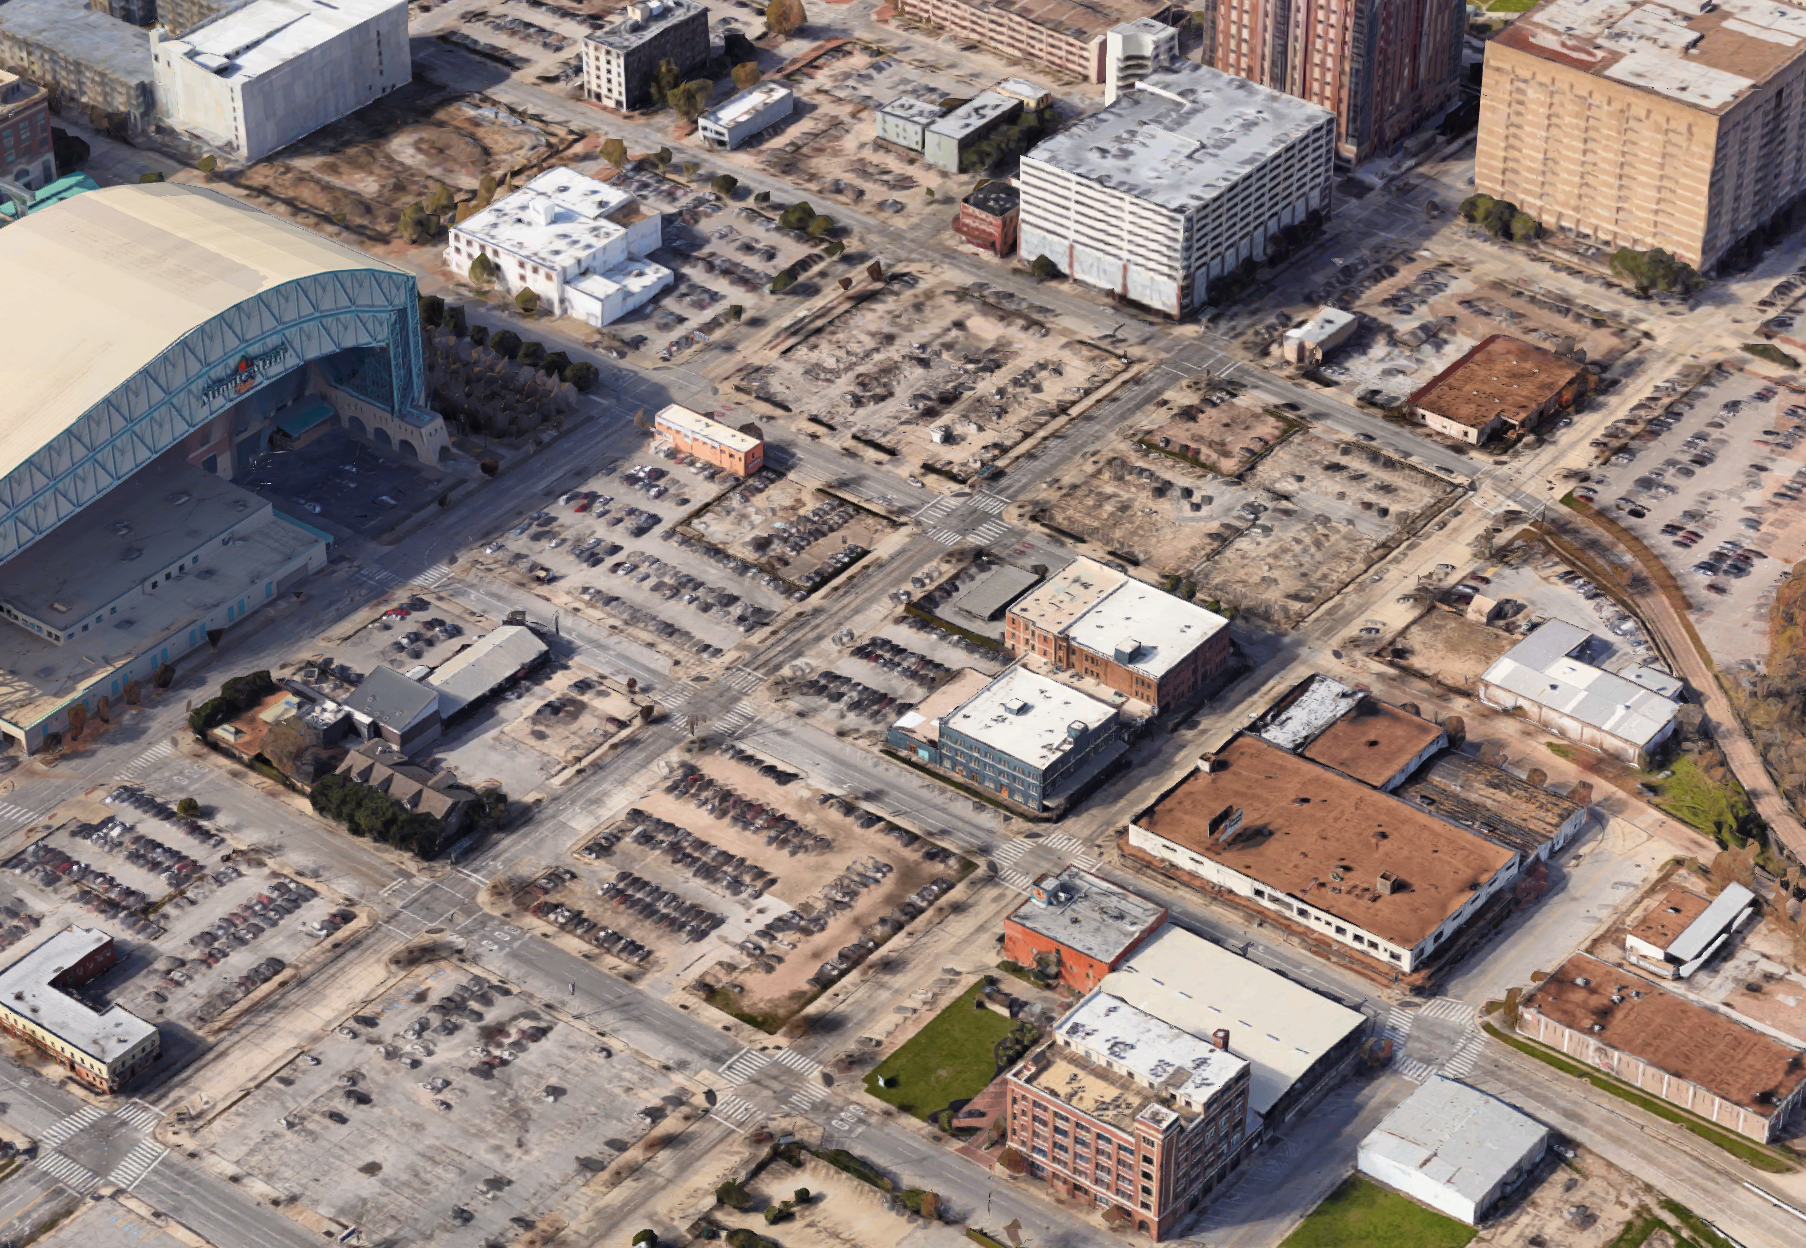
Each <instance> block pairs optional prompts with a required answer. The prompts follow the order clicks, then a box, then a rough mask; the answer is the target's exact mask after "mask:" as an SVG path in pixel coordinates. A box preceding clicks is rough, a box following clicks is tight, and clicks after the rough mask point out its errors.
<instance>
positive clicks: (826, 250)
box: [821, 238, 847, 260]
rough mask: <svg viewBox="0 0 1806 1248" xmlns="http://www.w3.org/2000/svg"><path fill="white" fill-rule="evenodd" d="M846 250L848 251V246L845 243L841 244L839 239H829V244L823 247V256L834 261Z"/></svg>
mask: <svg viewBox="0 0 1806 1248" xmlns="http://www.w3.org/2000/svg"><path fill="white" fill-rule="evenodd" d="M846 249H847V245H846V244H845V243H843V242H841V241H840V240H839V239H838V238H833V239H829V240H828V242H827V243H826V244H825V245H824V246H823V247H822V249H821V254H822V255H824V256H826V257H828V259H830V260H832V259H834V258H836V257H837V256H839V255H840V254H841V253H842V252H844V251H845V250H846Z"/></svg>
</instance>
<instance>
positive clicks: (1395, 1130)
mask: <svg viewBox="0 0 1806 1248" xmlns="http://www.w3.org/2000/svg"><path fill="white" fill-rule="evenodd" d="M1548 1149H1549V1129H1548V1128H1547V1127H1545V1126H1543V1124H1542V1123H1540V1122H1538V1121H1537V1120H1536V1119H1534V1118H1532V1117H1530V1116H1529V1115H1528V1114H1523V1113H1520V1112H1519V1111H1518V1110H1516V1109H1514V1108H1512V1107H1511V1106H1510V1105H1507V1104H1506V1103H1505V1102H1504V1101H1501V1100H1499V1099H1498V1098H1497V1097H1495V1096H1488V1095H1487V1094H1486V1093H1484V1092H1481V1091H1478V1090H1477V1089H1474V1088H1470V1087H1468V1086H1467V1085H1466V1084H1465V1083H1457V1082H1456V1081H1455V1080H1453V1079H1444V1078H1443V1077H1442V1076H1441V1075H1431V1076H1430V1077H1429V1079H1427V1080H1425V1081H1424V1084H1423V1086H1422V1087H1420V1088H1418V1089H1417V1091H1415V1092H1413V1093H1412V1094H1411V1095H1410V1096H1409V1097H1407V1098H1406V1099H1405V1102H1404V1104H1402V1105H1400V1106H1399V1107H1398V1108H1397V1109H1395V1110H1393V1111H1392V1112H1391V1113H1390V1114H1387V1115H1386V1117H1385V1119H1384V1121H1382V1122H1381V1123H1380V1125H1379V1126H1377V1127H1375V1128H1374V1129H1373V1130H1372V1131H1371V1132H1370V1133H1369V1134H1368V1136H1367V1138H1366V1139H1364V1140H1362V1141H1361V1148H1360V1152H1359V1153H1358V1154H1357V1160H1356V1165H1357V1166H1358V1168H1359V1169H1360V1171H1361V1173H1362V1174H1365V1175H1367V1176H1368V1177H1370V1178H1374V1179H1378V1180H1379V1181H1380V1182H1381V1183H1384V1184H1385V1185H1386V1186H1387V1187H1391V1188H1396V1189H1397V1190H1398V1191H1401V1192H1403V1193H1404V1194H1405V1195H1407V1196H1410V1197H1412V1198H1413V1199H1415V1200H1420V1201H1422V1202H1423V1203H1424V1204H1426V1205H1428V1206H1430V1208H1432V1209H1440V1210H1441V1211H1442V1212H1443V1213H1446V1214H1448V1215H1449V1216H1450V1217H1451V1218H1459V1219H1460V1220H1461V1221H1463V1222H1466V1223H1467V1224H1468V1225H1469V1226H1477V1225H1479V1224H1480V1222H1481V1220H1482V1219H1484V1218H1485V1217H1486V1216H1487V1215H1488V1214H1489V1213H1491V1212H1492V1211H1493V1210H1495V1209H1496V1208H1497V1207H1498V1205H1499V1202H1500V1201H1501V1200H1502V1199H1504V1198H1505V1197H1506V1196H1508V1195H1509V1194H1510V1192H1511V1190H1512V1189H1513V1188H1514V1187H1516V1186H1517V1185H1518V1184H1519V1183H1521V1182H1523V1181H1524V1179H1525V1178H1526V1177H1527V1176H1528V1175H1529V1174H1530V1173H1531V1172H1532V1171H1534V1170H1535V1169H1536V1163H1537V1162H1539V1161H1541V1160H1542V1158H1543V1154H1544V1153H1546V1152H1547V1151H1548Z"/></svg>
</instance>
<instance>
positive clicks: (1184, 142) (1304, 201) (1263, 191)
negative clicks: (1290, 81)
mask: <svg viewBox="0 0 1806 1248" xmlns="http://www.w3.org/2000/svg"><path fill="white" fill-rule="evenodd" d="M1335 130H1336V117H1335V114H1334V113H1332V112H1330V111H1329V110H1328V109H1325V108H1319V107H1318V106H1317V105H1315V104H1310V103H1307V102H1306V101H1304V100H1300V99H1296V98H1294V97H1292V96H1289V95H1284V94H1281V93H1280V92H1278V91H1272V90H1269V89H1268V88H1266V87H1262V86H1257V85H1255V84H1254V83H1252V82H1249V81H1248V80H1247V79H1245V78H1236V77H1232V76H1231V75H1229V74H1225V73H1221V72H1219V71H1217V70H1214V69H1210V68H1207V67H1205V66H1202V65H1193V64H1190V63H1189V62H1180V63H1179V64H1177V65H1174V66H1171V67H1170V68H1167V69H1161V70H1155V71H1153V72H1150V73H1149V74H1148V75H1147V76H1146V77H1145V78H1142V79H1141V80H1140V81H1138V82H1136V83H1135V84H1134V86H1133V88H1132V89H1131V90H1128V91H1126V92H1124V94H1123V95H1121V96H1120V97H1119V98H1118V99H1117V100H1116V102H1115V103H1114V104H1111V105H1110V106H1109V107H1107V108H1105V109H1104V110H1103V111H1102V112H1098V113H1093V114H1092V115H1091V116H1089V117H1085V118H1083V119H1081V120H1079V121H1077V122H1074V123H1073V124H1072V125H1070V126H1068V127H1067V128H1066V129H1065V130H1063V131H1061V132H1060V133H1059V134H1056V135H1054V136H1053V137H1052V138H1050V139H1048V140H1047V141H1046V142H1044V143H1041V144H1040V145H1039V146H1037V147H1036V148H1035V149H1034V150H1033V151H1031V152H1029V153H1028V154H1027V155H1026V156H1024V157H1023V158H1022V166H1021V174H1020V176H1019V178H1018V182H1019V185H1020V186H1021V189H1022V232H1021V239H1020V242H1019V244H1018V251H1019V254H1020V255H1021V256H1022V258H1023V260H1024V261H1028V262H1032V261H1034V260H1036V259H1037V258H1039V257H1042V256H1045V257H1047V258H1048V259H1049V260H1051V261H1052V262H1053V263H1054V264H1055V265H1056V266H1058V268H1059V270H1060V271H1061V272H1062V273H1065V274H1067V275H1068V276H1071V277H1074V278H1076V279H1078V280H1079V281H1081V282H1084V283H1085V284H1087V285H1089V286H1096V287H1100V288H1101V289H1104V290H1109V291H1114V292H1115V293H1117V294H1119V295H1122V296H1123V297H1125V298H1127V299H1129V300H1131V301H1133V302H1135V303H1139V304H1141V305H1143V306H1144V307H1148V308H1154V309H1157V310H1159V311H1161V312H1164V313H1166V314H1167V315H1169V316H1173V317H1180V316H1185V315H1187V314H1189V313H1190V312H1192V311H1194V310H1195V309H1196V308H1198V307H1199V306H1201V305H1203V304H1204V303H1206V302H1207V299H1206V288H1207V285H1208V283H1210V282H1211V281H1214V280H1215V279H1217V278H1220V277H1222V276H1223V275H1225V274H1227V273H1230V272H1232V271H1234V270H1235V269H1236V268H1238V267H1239V266H1241V265H1242V264H1244V263H1245V262H1249V261H1252V262H1253V263H1255V264H1259V263H1261V262H1263V261H1264V259H1265V257H1266V255H1267V249H1268V246H1269V245H1270V244H1271V242H1272V241H1273V239H1274V238H1275V237H1276V236H1277V235H1278V234H1279V233H1280V231H1281V230H1283V229H1285V228H1286V227H1288V226H1297V225H1302V224H1306V223H1308V222H1309V221H1310V220H1311V214H1313V213H1315V214H1317V216H1318V218H1319V219H1321V218H1325V217H1328V216H1329V212H1330V177H1331V174H1332V172H1333V167H1334V162H1335Z"/></svg>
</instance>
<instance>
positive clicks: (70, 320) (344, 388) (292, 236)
mask: <svg viewBox="0 0 1806 1248" xmlns="http://www.w3.org/2000/svg"><path fill="white" fill-rule="evenodd" d="M0 268H3V269H4V271H5V272H6V273H7V274H8V277H9V280H10V282H11V285H12V291H11V296H12V297H11V298H10V299H9V300H8V301H7V304H6V310H5V311H4V312H0V327H3V333H4V340H5V342H6V344H7V349H6V351H5V352H4V353H3V354H0V394H3V395H4V396H5V400H4V402H5V411H6V415H7V420H6V422H5V425H4V427H3V428H0V616H4V618H5V621H6V622H7V623H8V624H10V625H11V627H4V626H0V733H4V734H5V736H6V737H7V738H9V739H10V740H12V741H15V742H18V743H19V744H21V745H23V746H24V747H25V748H26V749H27V750H36V749H38V748H40V747H41V746H42V745H43V744H44V743H45V741H46V739H47V738H48V737H50V736H51V734H58V733H63V732H66V731H67V730H68V729H69V727H70V726H71V720H72V718H73V720H74V721H75V722H76V724H77V725H79V724H80V722H82V721H83V720H86V719H90V718H92V717H94V716H96V715H99V716H102V717H104V716H105V715H106V714H107V713H108V710H109V703H111V704H117V703H118V702H119V701H121V700H122V699H123V700H125V701H131V700H133V699H134V698H135V696H136V692H137V688H138V685H139V682H142V681H145V680H147V679H150V678H152V677H154V676H155V675H156V673H157V672H158V671H159V669H161V668H163V667H165V666H166V665H168V664H171V663H173V662H175V661H176V660H177V659H178V658H180V657H181V656H182V655H183V654H185V653H187V652H189V651H191V650H193V649H194V648H196V647H197V646H200V645H203V644H206V643H207V642H208V641H209V640H210V634H211V635H212V637H213V639H217V636H218V634H219V633H220V632H221V631H222V630H225V629H229V628H231V627H233V626H234V625H236V624H237V623H238V622H239V621H240V620H241V619H243V618H244V617H245V616H247V615H249V614H250V613H251V612H252V611H255V610H256V609H257V607H258V606H260V605H262V604H263V603H265V602H268V601H269V600H271V599H272V598H274V597H275V596H276V595H277V594H279V593H281V592H282V591H283V590H284V589H286V588H287V587H288V586H289V585H291V584H293V583H294V582H295V581H296V580H298V579H300V578H301V577H302V576H305V575H306V574H307V573H308V572H309V571H310V570H314V569H317V568H319V567H321V566H323V565H324V563H325V558H326V546H327V544H328V542H329V541H330V538H329V537H328V535H327V534H325V533H323V532H321V531H319V530H318V529H315V528H312V527H310V526H308V525H306V524H304V523H302V522H300V521H299V520H296V519H294V518H292V517H289V516H285V515H283V514H282V513H281V512H279V511H276V510H275V509H274V508H272V507H271V505H270V503H269V502H268V501H267V500H265V499H262V498H259V497H258V496H257V495H255V494H252V493H250V492H249V491H248V490H244V489H241V488H240V487H238V486H236V485H234V484H232V477H233V476H234V474H235V472H236V471H237V470H239V469H240V468H242V467H243V466H245V465H246V464H247V463H248V462H249V460H250V458H251V457H252V456H254V455H256V454H258V453H260V452H261V451H263V450H266V449H268V448H269V447H270V446H271V445H282V444H283V443H284V442H285V440H292V439H297V438H302V437H305V436H307V434H308V433H309V431H310V430H311V429H313V428H315V427H317V426H319V425H322V424H324V423H327V422H340V423H343V424H344V425H345V427H347V428H348V429H350V430H351V431H352V432H353V433H357V434H360V435H365V436H371V437H372V438H373V440H375V441H377V442H379V443H381V442H387V443H388V444H389V445H390V446H392V447H393V448H394V449H395V450H396V451H397V452H398V453H400V454H402V455H404V456H406V455H413V456H416V457H420V458H426V459H436V458H438V457H440V455H441V454H442V453H443V452H444V451H446V450H447V449H448V447H447V439H446V434H445V430H444V427H443V424H442V423H441V422H440V420H439V418H438V417H437V416H436V415H434V414H433V413H431V412H430V411H428V410H426V409H425V408H424V407H423V406H422V403H421V399H422V376H421V358H420V354H421V351H420V331H419V310H418V296H417V292H416V288H415V283H414V279H413V277H412V276H410V275H409V274H407V273H404V272H402V271H401V270H399V269H396V268H392V267H390V266H388V265H386V264H382V263H380V262H378V261H374V260H372V259H370V258H369V257H368V256H365V255H362V254H361V253H359V252H356V251H352V250H350V249H349V248H346V247H342V246H340V245H338V244H337V243H334V242H331V241H330V240H328V239H325V238H322V237H320V236H318V235H316V234H312V233H310V232H308V231H307V230H304V229H302V228H300V227H299V226H295V225H291V224H289V223H288V222H285V221H282V220H280V219H279V218H276V217H273V216H271V215H269V214H268V213H265V212H262V211H260V210H258V209H256V208H253V207H250V206H248V205H246V204H243V203H241V202H239V201H237V200H235V199H232V198H231V197H229V196H227V195H223V194H221V193H219V192H217V191H213V190H210V189H207V188H204V187H195V186H182V185H175V184H169V183H163V184H157V185H144V186H120V187H111V188H108V189H105V190H97V191H91V192H89V193H87V194H85V195H79V196H75V197H74V198H71V199H69V200H66V201H64V202H63V203H60V204H57V205H55V206H53V207H51V208H47V209H45V210H43V211H41V212H37V213H33V214H31V215H30V216H29V217H27V218H25V219H24V220H23V221H20V222H17V223H15V224H13V225H11V226H8V227H7V228H6V229H5V230H3V231H0Z"/></svg>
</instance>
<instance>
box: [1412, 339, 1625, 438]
mask: <svg viewBox="0 0 1806 1248" xmlns="http://www.w3.org/2000/svg"><path fill="white" fill-rule="evenodd" d="M1590 377H1591V374H1590V373H1588V372H1587V368H1586V365H1584V364H1579V363H1576V362H1575V361H1573V360H1569V359H1563V358H1562V357H1561V356H1559V355H1556V354H1555V353H1554V352H1553V351H1547V350H1544V349H1543V348H1542V347H1538V346H1532V345H1531V344H1530V343H1528V342H1520V341H1519V340H1518V339H1516V338H1512V337H1510V336H1508V335H1506V334H1494V335H1492V336H1491V337H1490V338H1487V339H1486V340H1485V341H1483V342H1482V343H1480V345H1479V346H1477V347H1475V348H1474V349H1473V350H1472V351H1469V352H1468V353H1467V354H1466V355H1464V356H1462V357H1461V358H1460V359H1458V360H1456V361H1455V362H1454V363H1453V364H1451V365H1449V366H1448V367H1447V368H1445V369H1443V370H1442V371H1441V372H1440V373H1438V374H1437V375H1436V376H1435V377H1434V378H1432V379H1431V380H1430V382H1429V384H1427V385H1425V386H1424V387H1423V388H1422V389H1421V390H1419V391H1418V392H1417V393H1416V394H1414V395H1412V396H1411V399H1410V408H1411V410H1412V412H1413V413H1415V414H1416V416H1417V418H1418V419H1419V420H1421V421H1423V423H1424V424H1426V425H1428V426H1429V427H1430V428H1432V429H1434V430H1436V432H1438V433H1442V434H1446V435H1448V436H1449V437H1451V438H1459V439H1460V440H1462V441H1463V442H1471V443H1473V444H1474V445H1475V446H1478V445H1480V444H1481V443H1483V442H1486V441H1488V440H1489V439H1491V438H1493V437H1494V436H1495V435H1497V434H1500V433H1514V434H1515V433H1521V432H1524V431H1525V430H1529V429H1534V428H1536V427H1537V426H1538V425H1539V424H1541V423H1542V422H1543V420H1544V419H1545V418H1546V417H1548V416H1550V415H1551V414H1553V413H1554V412H1557V411H1559V410H1561V409H1563V408H1568V407H1572V406H1573V405H1574V404H1575V403H1576V402H1577V401H1578V400H1579V399H1580V398H1581V396H1583V395H1584V394H1586V392H1587V382H1588V380H1589V379H1590Z"/></svg>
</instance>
